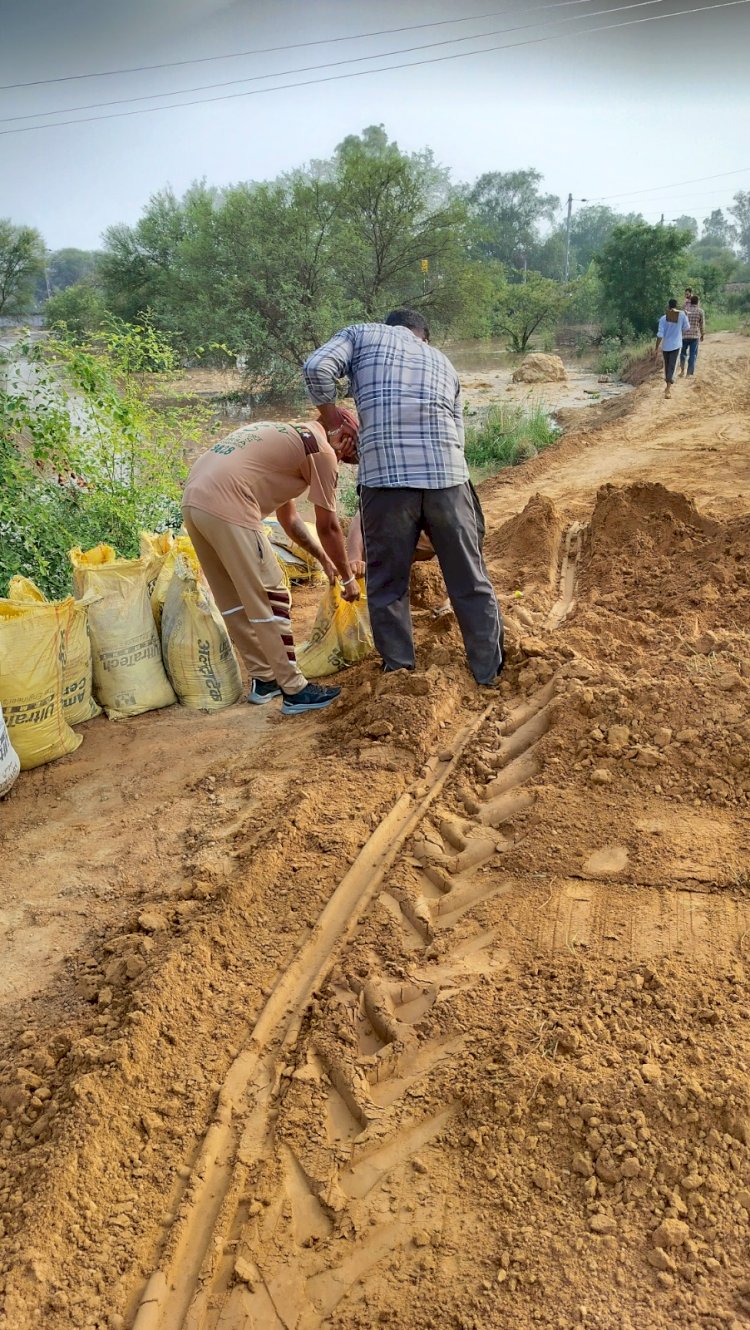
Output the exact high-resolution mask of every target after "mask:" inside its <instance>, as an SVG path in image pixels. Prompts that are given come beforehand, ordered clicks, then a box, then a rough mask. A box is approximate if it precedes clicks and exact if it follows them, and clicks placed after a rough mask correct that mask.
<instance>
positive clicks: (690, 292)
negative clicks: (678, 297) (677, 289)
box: [685, 286, 693, 300]
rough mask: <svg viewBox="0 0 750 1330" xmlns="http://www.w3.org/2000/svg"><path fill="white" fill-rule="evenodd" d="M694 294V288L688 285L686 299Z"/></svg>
mask: <svg viewBox="0 0 750 1330" xmlns="http://www.w3.org/2000/svg"><path fill="white" fill-rule="evenodd" d="M692 294H693V288H692V286H686V287H685V299H686V300H689V299H690V297H691V296H692Z"/></svg>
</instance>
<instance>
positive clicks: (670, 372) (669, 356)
mask: <svg viewBox="0 0 750 1330" xmlns="http://www.w3.org/2000/svg"><path fill="white" fill-rule="evenodd" d="M679 354H680V348H679V347H676V348H675V350H674V351H662V355H663V357H664V378H665V379H666V381H667V383H674V372H675V370H676V369H677V357H678V355H679Z"/></svg>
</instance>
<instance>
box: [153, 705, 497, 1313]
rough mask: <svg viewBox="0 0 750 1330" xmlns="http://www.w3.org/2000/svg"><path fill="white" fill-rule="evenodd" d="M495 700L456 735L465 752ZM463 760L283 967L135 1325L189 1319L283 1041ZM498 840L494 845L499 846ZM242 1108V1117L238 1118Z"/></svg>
mask: <svg viewBox="0 0 750 1330" xmlns="http://www.w3.org/2000/svg"><path fill="white" fill-rule="evenodd" d="M494 705H495V704H494V702H493V703H492V704H490V707H489V708H488V709H487V710H486V711H485V712H483V713H482V714H481V716H480V719H479V721H476V720H475V721H473V722H472V723H471V724H470V725H469V726H468V727H467V728H466V729H465V730H464V731H461V732H459V734H458V736H457V737H456V740H455V749H456V753H457V754H459V755H460V753H461V752H462V750H463V748H464V746H465V745H466V744H467V743H468V742H469V740H470V739H471V737H472V735H473V734H474V732H475V730H476V729H477V728H478V727H479V726H481V724H482V722H483V721H484V720H486V718H487V717H488V715H489V714H490V712H491V711H492V710H494ZM456 761H457V757H456V756H454V757H453V758H452V759H451V760H450V761H449V762H447V763H446V762H445V761H441V760H440V758H434V759H432V760H431V761H430V762H429V763H428V764H427V768H426V773H425V775H424V777H423V778H422V780H421V781H420V784H419V785H418V786H417V788H416V789H415V791H414V793H413V794H406V795H404V796H402V798H401V799H400V800H399V801H398V802H397V804H396V805H395V806H394V808H393V809H392V811H391V813H390V814H389V815H388V816H387V817H386V818H385V819H384V821H383V822H382V823H381V824H380V826H379V827H378V829H377V831H376V832H375V833H374V834H373V835H372V836H371V837H370V839H369V840H368V842H367V843H366V845H365V847H364V848H363V850H362V851H361V853H360V855H359V856H358V857H357V859H356V861H355V863H354V864H353V865H352V867H351V869H350V870H349V872H348V873H347V874H346V875H345V876H344V878H343V879H342V880H341V882H340V883H339V886H338V887H337V888H336V890H335V892H334V893H333V895H332V896H331V898H330V900H329V902H328V904H327V905H326V907H325V909H324V911H323V913H322V915H321V916H320V919H319V920H318V923H317V925H316V928H315V930H314V932H313V935H312V937H311V938H310V941H309V942H308V943H307V944H306V945H305V946H304V947H303V948H302V949H301V950H300V951H299V952H298V954H297V957H296V958H295V961H294V962H293V964H292V966H291V967H290V968H289V969H288V970H287V971H286V972H285V973H284V974H283V975H282V977H281V978H280V980H279V981H278V983H277V984H276V986H275V988H274V991H273V993H272V995H271V997H270V999H269V1001H268V1003H267V1004H266V1006H265V1007H264V1009H263V1012H262V1013H261V1016H260V1019H259V1020H258V1022H257V1024H256V1026H255V1028H254V1029H253V1032H252V1036H251V1039H250V1042H249V1045H248V1046H247V1048H246V1049H245V1050H243V1052H242V1053H241V1054H240V1055H239V1057H238V1058H237V1060H236V1061H235V1063H234V1065H233V1066H232V1068H231V1069H230V1071H229V1074H228V1076H227V1077H226V1079H225V1081H224V1084H223V1086H222V1089H221V1092H220V1094H219V1098H218V1107H217V1114H216V1121H215V1122H214V1124H213V1125H212V1126H211V1128H210V1129H209V1132H208V1134H207V1136H206V1139H205V1142H204V1145H203V1148H202V1150H201V1152H200V1156H199V1158H198V1161H197V1163H196V1165H195V1169H194V1173H195V1176H196V1179H197V1180H198V1181H197V1184H196V1187H195V1191H194V1196H193V1198H192V1201H191V1206H190V1209H189V1212H188V1213H187V1214H186V1215H185V1216H183V1218H182V1221H181V1224H180V1231H179V1233H177V1234H175V1235H174V1238H173V1243H174V1248H175V1250H174V1256H173V1259H172V1261H171V1262H170V1269H169V1273H168V1274H165V1272H163V1271H162V1270H158V1271H156V1272H155V1273H154V1275H153V1276H152V1278H151V1280H150V1281H149V1284H148V1286H147V1288H146V1291H145V1293H144V1296H143V1298H142V1300H141V1306H140V1309H139V1312H138V1314H137V1316H136V1320H135V1323H134V1326H135V1330H151V1328H152V1327H154V1330H156V1328H157V1327H158V1330H173V1328H174V1330H177V1327H180V1326H182V1325H183V1323H184V1320H185V1315H186V1313H187V1311H188V1307H189V1305H190V1301H191V1297H192V1288H193V1286H194V1282H195V1280H196V1279H197V1278H198V1277H199V1272H200V1268H201V1265H202V1262H203V1260H204V1258H205V1254H206V1250H207V1247H208V1244H209V1241H210V1240H211V1237H212V1230H213V1224H214V1222H215V1220H216V1218H217V1217H218V1214H219V1211H220V1209H221V1207H222V1205H223V1204H224V1202H225V1197H226V1194H227V1191H228V1189H229V1185H230V1181H231V1158H232V1155H233V1153H235V1152H236V1151H237V1150H238V1149H239V1151H241V1152H242V1155H243V1156H244V1157H245V1158H246V1157H247V1152H248V1148H249V1145H248V1127H247V1126H245V1127H243V1126H242V1121H243V1119H246V1118H249V1121H250V1124H251V1127H250V1135H251V1136H252V1134H253V1133H257V1131H258V1127H257V1119H258V1117H259V1116H262V1113H263V1100H264V1091H266V1090H267V1089H268V1087H269V1086H270V1085H272V1084H273V1080H274V1075H273V1072H274V1066H275V1064H276V1063H277V1062H278V1059H279V1057H280V1056H281V1054H282V1053H283V1050H284V1048H285V1047H286V1046H287V1044H289V1043H290V1042H293V1041H294V1037H295V1033H296V1030H297V1028H298V1026H299V1022H300V1020H301V1017H302V1014H303V1011H304V1008H305V1006H306V1004H307V1003H308V1001H309V999H310V996H311V994H312V992H313V991H314V989H315V987H316V985H317V983H318V982H319V980H320V979H321V977H322V975H323V973H324V972H325V970H326V968H327V967H328V965H329V964H330V956H331V953H332V951H333V950H334V949H335V948H336V947H340V946H341V945H342V944H343V943H344V941H345V940H346V937H347V934H348V933H349V932H350V930H351V929H352V928H353V927H354V926H355V925H356V922H357V919H358V917H359V914H360V913H361V912H362V910H363V909H365V908H366V906H367V904H368V903H369V900H370V899H371V897H372V894H373V892H374V891H375V890H376V889H377V887H378V885H379V883H380V882H381V880H382V878H383V875H384V874H385V872H386V871H387V869H388V867H389V864H390V863H391V862H392V860H393V858H394V857H395V855H396V854H397V852H398V849H399V847H400V845H401V843H402V842H403V840H404V839H405V837H406V836H408V835H409V834H410V832H411V831H412V830H413V828H414V826H416V825H417V824H418V823H419V822H420V821H421V820H422V818H423V817H424V816H425V814H426V811H427V809H428V808H429V806H430V805H431V803H432V802H433V800H434V799H435V798H436V797H437V795H438V794H439V792H440V790H441V789H442V787H443V785H444V784H445V781H446V780H447V779H448V777H449V775H450V773H451V771H452V768H453V766H454V764H455V762H456ZM493 848H494V847H493ZM235 1115H237V1119H238V1120H233V1119H234V1118H235Z"/></svg>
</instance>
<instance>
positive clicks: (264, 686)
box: [247, 679, 281, 707]
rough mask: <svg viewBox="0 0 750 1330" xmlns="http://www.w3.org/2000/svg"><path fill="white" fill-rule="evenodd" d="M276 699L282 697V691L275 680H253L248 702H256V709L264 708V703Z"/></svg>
mask: <svg viewBox="0 0 750 1330" xmlns="http://www.w3.org/2000/svg"><path fill="white" fill-rule="evenodd" d="M274 697H281V689H280V688H279V685H278V684H277V682H276V680H275V679H253V684H252V688H251V689H250V692H249V693H248V695H247V700H248V702H254V703H255V705H256V707H262V706H263V703H264V702H270V701H271V699H272V698H274Z"/></svg>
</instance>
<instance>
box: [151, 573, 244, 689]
mask: <svg viewBox="0 0 750 1330" xmlns="http://www.w3.org/2000/svg"><path fill="white" fill-rule="evenodd" d="M161 645H162V654H163V656H164V664H165V665H166V667H167V674H168V675H169V678H170V679H171V681H172V687H173V688H174V690H175V692H176V694H177V696H178V698H179V700H180V702H181V703H182V705H183V706H184V707H192V708H194V709H196V710H198V711H221V709H222V708H223V707H230V706H231V705H232V703H233V702H236V701H237V700H238V698H239V697H240V695H241V693H242V678H241V676H240V667H239V665H238V664H237V658H236V657H235V654H234V651H233V649H232V643H231V642H230V640H229V636H228V634H227V630H226V628H225V627H224V621H223V619H222V617H221V615H220V613H219V611H218V609H217V607H216V605H215V603H214V601H213V598H212V597H211V596H210V595H209V593H208V591H207V589H206V588H204V587H203V586H202V585H201V582H200V579H199V576H198V573H197V571H196V568H195V567H194V566H193V565H192V564H191V562H190V560H189V559H188V558H186V557H185V555H182V554H181V555H178V557H177V559H176V561H175V565H174V572H173V575H172V577H171V579H170V582H169V586H168V587H167V594H166V600H165V601H164V609H163V612H162V617H161Z"/></svg>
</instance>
